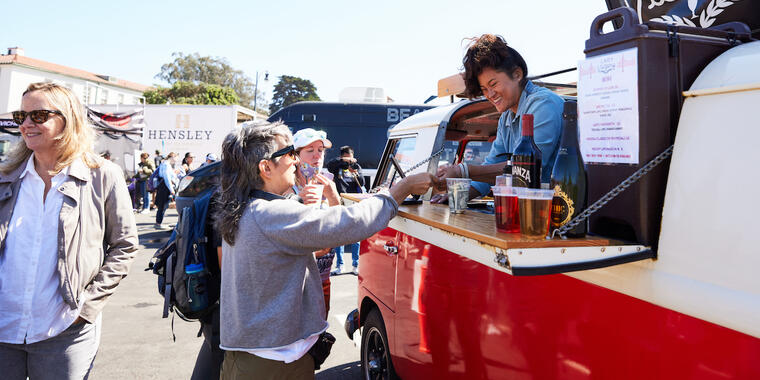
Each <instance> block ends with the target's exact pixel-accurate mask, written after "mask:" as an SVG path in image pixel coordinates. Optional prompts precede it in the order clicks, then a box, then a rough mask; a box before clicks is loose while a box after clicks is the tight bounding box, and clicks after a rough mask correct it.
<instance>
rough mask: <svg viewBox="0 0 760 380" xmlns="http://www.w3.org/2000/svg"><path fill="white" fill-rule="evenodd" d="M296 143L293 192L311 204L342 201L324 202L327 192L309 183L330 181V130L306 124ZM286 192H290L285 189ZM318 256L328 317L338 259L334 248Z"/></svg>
mask: <svg viewBox="0 0 760 380" xmlns="http://www.w3.org/2000/svg"><path fill="white" fill-rule="evenodd" d="M293 147H294V148H295V150H296V154H297V155H298V158H299V161H300V164H299V171H298V172H297V174H300V176H299V177H298V178H299V179H297V180H296V185H295V186H294V187H293V192H294V193H297V194H298V195H299V197H300V199H301V201H302V202H303V203H304V204H307V205H312V204H316V205H319V207H323V206H328V207H329V206H336V205H338V204H340V201H338V202H337V203H332V202H329V201H328V202H327V203H325V202H323V199H325V198H326V197H324V195H317V196H313V195H315V194H312V191H313V190H314V189H313V188H312V187H311V186H307V184H309V183H311V184H317V185H320V186H322V188H323V189H324V188H325V186H329V185H331V184H332V183H333V182H332V179H333V175H332V174H331V173H330V172H328V171H327V170H326V169H324V168H323V165H324V162H325V150H326V149H329V148H331V147H332V142H330V140H328V139H327V133H325V132H324V131H316V130H314V129H312V128H304V129H301V130H299V131H298V132H296V133H295V134H294V135H293ZM286 195H287V193H286ZM314 255H315V257H316V258H317V267H318V268H319V275H320V278H321V279H322V292H323V293H324V297H325V318H327V313H328V312H329V311H330V269H331V268H332V263H333V260H334V259H335V248H324V249H320V250H318V251H316V252H314Z"/></svg>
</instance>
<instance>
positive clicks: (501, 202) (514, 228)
mask: <svg viewBox="0 0 760 380" xmlns="http://www.w3.org/2000/svg"><path fill="white" fill-rule="evenodd" d="M491 189H492V190H493V204H494V215H495V216H496V230H498V231H499V232H506V233H512V234H513V233H519V232H520V211H519V206H518V192H519V190H518V189H519V188H517V187H511V186H494V187H492V188H491Z"/></svg>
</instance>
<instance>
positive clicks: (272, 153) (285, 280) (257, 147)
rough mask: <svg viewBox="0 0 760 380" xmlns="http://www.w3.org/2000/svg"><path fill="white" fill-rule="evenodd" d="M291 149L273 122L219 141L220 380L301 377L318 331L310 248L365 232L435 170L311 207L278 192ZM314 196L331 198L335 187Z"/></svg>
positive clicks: (322, 325)
mask: <svg viewBox="0 0 760 380" xmlns="http://www.w3.org/2000/svg"><path fill="white" fill-rule="evenodd" d="M297 163H298V157H297V156H296V155H295V153H294V149H293V145H292V135H291V133H290V131H289V130H288V128H287V126H285V125H284V124H281V123H274V124H270V123H266V122H263V123H261V122H260V123H257V124H254V125H250V126H245V127H243V128H241V129H238V130H235V131H233V132H232V133H230V134H229V135H228V136H227V137H226V139H225V141H224V143H223V145H222V172H221V194H220V201H219V204H221V205H223V206H222V207H221V210H220V212H219V213H218V214H217V218H216V223H217V227H218V229H219V231H220V233H221V235H222V238H223V239H224V241H223V245H222V289H221V348H222V349H224V350H226V351H227V352H226V353H225V359H224V364H223V365H222V379H243V378H252V377H253V376H254V374H255V378H257V379H269V378H272V379H275V378H277V379H280V378H296V379H303V378H306V379H309V378H313V377H314V361H313V359H312V358H311V356H310V355H308V354H307V352H308V350H309V348H311V346H312V345H313V344H314V343H315V342H316V340H317V338H318V337H319V335H320V334H321V333H322V332H324V331H325V330H326V329H327V322H326V321H325V320H324V318H323V316H324V311H325V305H324V298H323V294H322V285H321V282H320V276H319V270H318V268H317V264H316V261H315V259H314V255H313V253H312V252H314V251H316V250H318V249H321V248H323V247H336V246H340V245H343V244H348V243H352V242H355V241H359V240H362V239H365V238H367V237H369V236H371V235H372V234H374V233H376V232H378V231H380V230H381V229H383V228H385V227H386V226H387V225H388V222H389V221H390V219H391V218H393V217H394V216H395V215H396V212H397V210H398V203H399V202H401V201H402V200H403V199H404V198H406V197H407V196H408V195H409V194H422V193H424V192H426V191H427V190H428V188H429V187H430V186H431V185H433V182H434V181H435V177H434V176H432V175H431V174H428V173H420V174H417V175H412V176H408V177H406V178H405V179H404V180H402V181H400V182H398V183H397V184H396V185H394V187H393V188H392V189H390V190H389V191H387V192H385V193H380V194H378V195H377V196H374V197H371V198H368V199H365V200H363V201H362V202H360V203H359V204H356V205H354V206H350V207H344V206H337V207H330V208H326V209H317V208H314V207H311V206H305V205H303V204H300V203H298V202H297V201H293V200H289V199H285V198H283V197H281V196H279V195H277V194H283V193H284V192H285V191H286V190H287V189H288V188H290V187H291V186H293V184H294V183H295V170H296V164H297ZM328 182H329V184H327V185H326V186H325V189H324V194H325V196H326V197H327V199H328V202H330V203H331V204H338V203H339V199H338V193H337V191H336V189H335V185H334V184H333V183H332V182H331V181H328Z"/></svg>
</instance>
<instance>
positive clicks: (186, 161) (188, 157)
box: [177, 152, 195, 178]
mask: <svg viewBox="0 0 760 380" xmlns="http://www.w3.org/2000/svg"><path fill="white" fill-rule="evenodd" d="M194 159H195V156H193V154H192V153H191V152H187V153H185V157H184V158H183V159H182V165H181V166H180V168H179V169H180V172H179V173H178V174H177V175H178V176H179V178H182V177H184V176H186V175H187V173H189V172H190V170H191V169H190V166H191V165H192V164H193V160H194Z"/></svg>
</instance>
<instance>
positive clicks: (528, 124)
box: [520, 113, 533, 136]
mask: <svg viewBox="0 0 760 380" xmlns="http://www.w3.org/2000/svg"><path fill="white" fill-rule="evenodd" d="M520 122H521V124H522V135H523V136H533V114H530V113H526V114H523V115H522V116H521V117H520Z"/></svg>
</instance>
